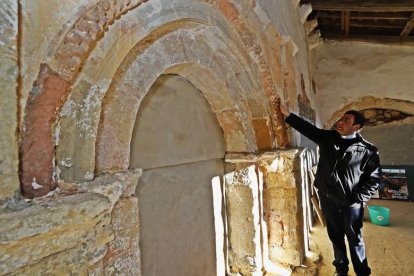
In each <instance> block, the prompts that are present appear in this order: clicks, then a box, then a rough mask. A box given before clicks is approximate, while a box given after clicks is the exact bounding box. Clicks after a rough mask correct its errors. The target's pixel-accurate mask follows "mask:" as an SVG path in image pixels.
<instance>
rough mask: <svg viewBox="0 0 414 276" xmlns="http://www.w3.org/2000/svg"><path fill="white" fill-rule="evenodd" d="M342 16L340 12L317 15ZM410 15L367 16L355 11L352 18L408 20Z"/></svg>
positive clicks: (334, 17)
mask: <svg viewBox="0 0 414 276" xmlns="http://www.w3.org/2000/svg"><path fill="white" fill-rule="evenodd" d="M340 17H341V15H339V14H325V13H320V14H319V16H318V17H317V18H318V19H321V18H322V19H325V18H330V19H339V18H340ZM408 18H409V17H408V16H402V15H399V16H397V15H395V16H388V15H387V16H384V15H381V14H378V15H375V16H374V15H372V16H366V15H358V14H355V13H353V14H352V15H351V20H352V19H356V20H398V21H401V20H404V21H407V20H408Z"/></svg>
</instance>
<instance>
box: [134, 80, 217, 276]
mask: <svg viewBox="0 0 414 276" xmlns="http://www.w3.org/2000/svg"><path fill="white" fill-rule="evenodd" d="M190 103H191V104H190ZM189 104H190V105H189ZM224 147H225V145H224V137H223V132H222V130H221V128H220V126H219V124H218V122H217V119H216V118H215V116H214V114H213V112H212V111H211V108H210V106H209V104H208V103H207V101H206V100H205V99H204V98H203V96H202V94H201V93H200V91H198V90H197V89H196V87H194V86H193V85H192V84H191V83H190V82H188V81H187V80H186V79H184V78H183V77H181V76H177V75H162V76H160V77H159V78H158V79H157V80H156V82H155V83H154V84H153V85H152V87H151V88H150V91H149V92H148V93H147V95H146V96H145V97H144V99H143V101H142V103H141V105H140V108H139V110H138V114H137V120H136V122H135V126H134V131H133V135H132V141H131V158H130V168H131V169H134V168H142V169H143V174H142V176H141V178H140V180H139V183H138V186H137V190H136V194H137V197H138V202H139V213H140V251H141V263H142V274H143V275H214V274H216V267H217V265H216V244H215V241H216V237H215V235H216V234H215V229H214V226H215V218H214V215H213V212H214V210H213V192H212V179H213V178H214V177H219V178H221V179H222V177H223V174H224V161H223V159H224V153H225V148H224ZM219 200H220V199H219ZM216 219H218V220H221V223H222V224H223V219H222V218H221V217H219V218H216ZM223 239H224V237H221V240H223ZM217 247H218V248H221V250H222V249H223V244H219V245H217ZM219 263H224V260H220V261H219ZM224 269H225V268H224V267H221V270H222V271H221V273H224Z"/></svg>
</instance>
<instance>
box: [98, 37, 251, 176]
mask: <svg viewBox="0 0 414 276" xmlns="http://www.w3.org/2000/svg"><path fill="white" fill-rule="evenodd" d="M192 36H193V35H192V33H191V32H189V31H187V30H178V31H176V32H172V33H170V34H168V35H166V36H164V37H163V38H161V39H159V40H158V41H156V42H154V45H152V46H151V47H150V48H148V50H147V51H145V52H144V53H142V54H141V55H140V56H137V60H136V61H135V62H134V63H133V64H131V67H130V69H129V70H128V71H126V72H125V74H124V76H123V80H122V81H121V82H119V85H117V86H116V87H112V88H111V89H110V90H109V92H108V94H107V95H106V99H105V100H104V102H105V105H104V107H103V109H104V110H103V113H102V119H101V124H100V127H99V132H98V139H97V153H96V154H97V159H96V168H97V171H107V170H114V169H115V170H116V169H121V170H124V169H127V168H128V166H129V146H130V139H131V135H132V130H133V126H134V122H135V117H136V114H137V111H138V108H139V104H140V102H141V100H142V99H143V97H144V96H145V94H146V93H147V92H148V90H149V88H150V87H151V85H152V84H153V83H154V82H155V80H156V79H157V78H158V77H159V76H160V75H162V74H164V73H170V74H171V73H173V74H179V75H182V76H183V77H185V78H186V79H188V80H189V81H190V82H191V83H193V84H194V85H195V86H196V87H197V88H198V89H199V90H200V91H201V92H202V93H203V95H204V97H205V98H206V100H207V101H208V102H209V104H210V106H211V107H212V110H213V112H214V113H215V114H216V117H217V120H218V122H219V124H220V126H221V127H222V129H223V132H224V137H225V141H226V151H228V152H252V151H256V150H257V146H256V141H255V136H254V133H253V127H252V125H251V119H252V118H251V116H252V115H251V112H250V110H249V105H248V101H249V99H248V98H247V96H246V95H247V93H245V92H243V87H242V86H241V85H240V83H239V81H240V80H238V79H237V78H233V77H232V76H231V75H233V74H234V71H238V70H241V69H242V68H241V66H240V65H238V64H237V63H238V62H237V61H235V60H231V58H230V56H224V55H222V54H221V55H218V56H217V52H216V53H213V51H214V50H213V49H211V48H209V46H208V42H207V41H204V42H202V41H203V38H202V36H204V37H206V34H205V33H204V34H203V35H202V36H197V35H196V36H193V38H192ZM207 36H208V35H207ZM182 42H184V43H182ZM194 43H197V44H199V46H200V47H194ZM162 44H164V45H169V46H171V47H172V48H174V57H172V58H171V59H170V60H168V58H165V53H163V54H161V53H160V55H158V56H157V55H155V53H157V51H159V50H161V49H160V48H159V47H161V48H163V47H162V46H161V45H162ZM180 47H181V49H180ZM164 50H165V48H164ZM203 53H204V54H205V56H206V57H209V58H206V59H205V60H202V58H201V60H200V59H199V57H200V56H201V55H202V54H203ZM148 57H153V59H151V60H148ZM146 61H148V64H144V63H145V62H146ZM140 70H142V72H145V76H144V77H142V78H140V79H139V80H137V81H136V82H135V83H134V81H133V79H134V77H135V74H139V73H140V72H141V71H140ZM233 70H234V71H233ZM226 71H227V72H226ZM226 76H228V78H226ZM226 79H227V81H224V80H226ZM213 89H214V90H213ZM239 89H240V90H239ZM122 109H127V110H129V111H130V112H129V113H123V114H122V116H126V117H122V118H119V116H120V111H121V110H122ZM126 129H127V130H128V134H127V136H122V137H121V136H118V135H117V134H118V133H119V131H121V130H124V131H125V130H126ZM113 141H116V142H115V143H117V144H114V143H113Z"/></svg>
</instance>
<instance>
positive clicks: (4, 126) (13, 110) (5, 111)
mask: <svg viewBox="0 0 414 276" xmlns="http://www.w3.org/2000/svg"><path fill="white" fill-rule="evenodd" d="M17 5H18V4H17V2H16V1H13V0H5V1H2V2H1V3H0V26H1V31H0V45H1V47H0V57H1V62H0V86H1V89H0V98H1V101H0V110H1V119H0V129H1V131H0V201H2V200H5V199H11V198H16V197H18V195H19V190H20V187H19V177H18V148H17V139H16V135H15V133H16V129H17V127H18V126H17V122H18V119H17V114H18V112H17V110H18V109H17V104H16V103H17V102H18V99H17V95H18V94H19V93H17V76H18V72H19V71H18V64H17V61H18V56H17V48H18V47H17V28H18V27H17V26H18V24H17V23H18V18H17Z"/></svg>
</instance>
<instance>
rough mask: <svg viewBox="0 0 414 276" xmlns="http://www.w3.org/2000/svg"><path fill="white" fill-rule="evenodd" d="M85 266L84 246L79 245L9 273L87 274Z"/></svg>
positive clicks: (86, 263)
mask: <svg viewBox="0 0 414 276" xmlns="http://www.w3.org/2000/svg"><path fill="white" fill-rule="evenodd" d="M87 268H88V261H87V258H86V254H85V247H84V246H82V245H80V246H77V247H75V248H71V249H68V250H65V251H63V252H59V253H57V254H54V255H51V256H49V257H46V258H44V259H42V260H40V261H39V262H37V263H34V264H32V265H29V266H26V267H24V268H21V269H19V270H16V271H14V272H12V273H11V274H9V275H87V271H88V270H87Z"/></svg>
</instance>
